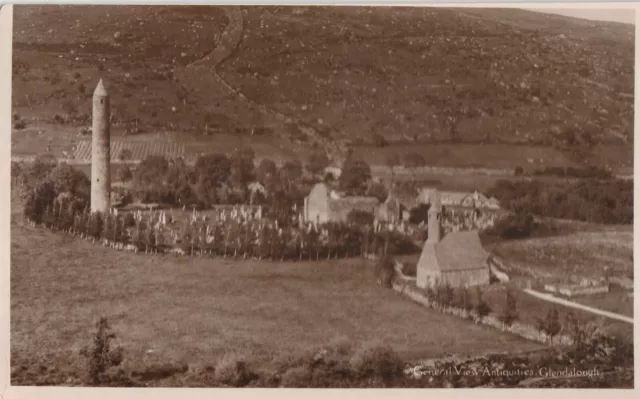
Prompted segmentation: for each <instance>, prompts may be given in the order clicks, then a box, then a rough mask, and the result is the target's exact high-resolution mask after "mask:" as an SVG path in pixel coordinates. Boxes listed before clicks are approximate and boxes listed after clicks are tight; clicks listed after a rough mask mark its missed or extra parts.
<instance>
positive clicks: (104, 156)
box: [91, 79, 111, 212]
mask: <svg viewBox="0 0 640 399" xmlns="http://www.w3.org/2000/svg"><path fill="white" fill-rule="evenodd" d="M109 106H110V105H109V94H108V93H107V90H106V89H105V87H104V83H102V79H100V82H98V86H96V90H95V91H94V92H93V123H92V134H91V144H92V149H91V212H108V211H109V209H110V208H111V198H110V195H111V174H110V170H109V169H110V160H111V139H110V136H111V131H110V127H109V123H110V121H109V119H110V114H111V110H110V108H109Z"/></svg>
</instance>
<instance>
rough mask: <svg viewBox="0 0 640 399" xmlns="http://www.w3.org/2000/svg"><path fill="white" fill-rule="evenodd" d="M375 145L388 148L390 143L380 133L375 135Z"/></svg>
mask: <svg viewBox="0 0 640 399" xmlns="http://www.w3.org/2000/svg"><path fill="white" fill-rule="evenodd" d="M373 144H374V145H375V146H376V147H386V146H387V145H388V144H389V143H387V140H386V139H385V138H384V137H383V136H382V135H381V134H379V133H374V134H373Z"/></svg>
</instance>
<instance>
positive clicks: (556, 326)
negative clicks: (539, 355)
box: [543, 306, 562, 341]
mask: <svg viewBox="0 0 640 399" xmlns="http://www.w3.org/2000/svg"><path fill="white" fill-rule="evenodd" d="M561 329H562V326H561V325H560V316H559V314H558V309H557V308H556V307H555V306H554V307H553V308H552V309H551V310H549V312H548V313H547V316H546V318H545V320H544V330H543V331H544V332H545V333H546V334H547V335H548V336H549V340H551V341H553V338H554V337H555V336H556V335H558V334H559V333H560V330H561Z"/></svg>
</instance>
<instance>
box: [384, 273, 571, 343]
mask: <svg viewBox="0 0 640 399" xmlns="http://www.w3.org/2000/svg"><path fill="white" fill-rule="evenodd" d="M392 287H393V289H394V290H395V291H397V292H399V293H401V294H403V295H406V296H407V297H409V298H410V299H411V300H413V301H414V302H417V303H419V304H421V305H423V306H425V307H427V308H430V309H433V310H436V311H438V312H440V313H444V314H448V315H453V316H457V317H460V318H463V319H470V320H473V321H475V323H477V324H483V325H486V326H491V327H494V328H496V329H500V330H502V331H507V332H510V333H512V334H515V335H519V336H521V337H523V338H526V339H528V340H531V341H536V342H542V343H549V342H551V343H554V344H557V345H561V346H566V345H571V344H572V343H573V339H572V338H571V337H570V336H568V335H557V336H554V337H550V336H548V335H546V334H545V333H544V332H541V331H540V330H538V329H537V328H536V327H534V326H530V325H527V324H521V323H517V322H514V323H513V324H511V325H510V326H506V325H505V324H504V323H503V322H502V321H501V320H499V319H498V318H497V317H496V316H493V315H487V316H483V317H480V316H478V314H477V313H476V312H475V311H473V310H467V309H462V308H457V307H454V306H443V305H441V304H439V303H437V302H436V301H432V300H430V299H429V298H428V297H427V296H426V295H425V294H423V293H422V292H420V291H419V289H418V288H416V287H414V286H413V285H412V284H411V283H410V282H402V281H396V282H394V283H393V286H392Z"/></svg>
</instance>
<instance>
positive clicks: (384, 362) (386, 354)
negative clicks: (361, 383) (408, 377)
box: [349, 343, 404, 382]
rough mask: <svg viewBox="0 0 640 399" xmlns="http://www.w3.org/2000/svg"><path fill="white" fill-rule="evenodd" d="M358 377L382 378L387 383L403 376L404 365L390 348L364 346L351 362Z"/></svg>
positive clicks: (375, 344)
mask: <svg viewBox="0 0 640 399" xmlns="http://www.w3.org/2000/svg"><path fill="white" fill-rule="evenodd" d="M349 364H350V366H351V370H352V371H353V373H354V374H355V375H356V376H358V377H361V378H362V377H364V378H371V377H381V378H382V379H383V380H384V381H385V382H389V381H391V380H393V379H394V378H397V377H400V376H402V373H403V367H404V363H403V362H402V361H401V360H400V357H399V356H398V354H397V353H395V352H394V351H393V349H391V348H390V347H389V346H387V345H383V344H380V343H368V344H364V345H362V346H361V347H360V348H358V350H356V352H355V353H354V355H353V356H352V357H351V360H350V361H349Z"/></svg>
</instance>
